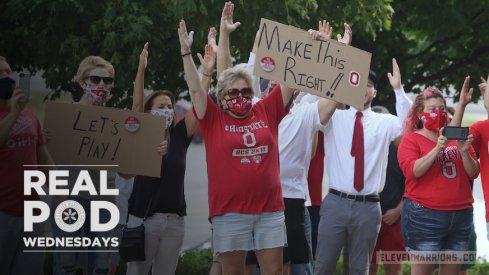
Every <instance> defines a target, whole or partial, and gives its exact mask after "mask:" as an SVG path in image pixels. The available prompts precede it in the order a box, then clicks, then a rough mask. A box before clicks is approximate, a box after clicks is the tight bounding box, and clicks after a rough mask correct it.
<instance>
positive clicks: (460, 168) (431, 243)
mask: <svg viewBox="0 0 489 275" xmlns="http://www.w3.org/2000/svg"><path fill="white" fill-rule="evenodd" d="M447 124H448V117H447V112H446V102H445V99H444V98H443V95H442V93H441V92H440V90H438V89H437V88H435V87H429V88H427V89H426V90H424V91H423V92H422V93H421V94H419V95H418V96H417V97H416V99H415V101H414V103H413V105H412V107H411V110H410V112H409V114H408V117H407V119H406V124H405V126H404V133H405V134H404V137H403V139H402V142H401V144H400V145H399V151H398V159H399V165H400V167H401V169H402V170H403V172H404V175H405V176H406V192H405V194H404V198H405V199H404V203H403V208H402V217H401V219H402V235H403V240H404V244H405V246H406V250H407V251H408V252H409V254H410V255H411V258H410V260H411V274H432V273H433V268H434V264H440V274H457V272H458V267H459V265H457V264H450V261H459V260H462V259H463V258H462V256H463V255H462V254H458V253H457V252H463V251H467V250H468V242H469V235H470V230H471V226H472V202H473V198H472V189H471V186H470V182H469V181H470V179H474V178H476V177H477V176H478V174H479V163H478V161H477V158H476V157H475V153H474V150H473V149H472V147H471V142H472V140H473V137H472V136H471V135H470V136H469V137H468V139H467V140H464V141H461V140H456V141H455V140H447V138H446V137H445V136H443V135H442V129H443V127H444V126H446V125H447ZM454 255H456V256H454Z"/></svg>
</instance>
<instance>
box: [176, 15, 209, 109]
mask: <svg viewBox="0 0 489 275" xmlns="http://www.w3.org/2000/svg"><path fill="white" fill-rule="evenodd" d="M178 37H179V40H180V53H181V55H182V59H183V69H184V72H185V80H186V81H187V85H188V89H189V91H190V97H191V99H192V103H193V105H194V109H195V112H196V114H197V118H198V119H202V118H203V117H204V115H205V111H206V109H207V93H206V92H205V91H204V89H203V88H202V86H201V85H200V81H199V75H198V73H197V68H196V67H195V63H194V59H193V58H192V52H191V46H192V42H193V38H194V32H193V31H191V32H190V33H187V26H186V25H185V21H184V20H181V21H180V26H179V28H178Z"/></svg>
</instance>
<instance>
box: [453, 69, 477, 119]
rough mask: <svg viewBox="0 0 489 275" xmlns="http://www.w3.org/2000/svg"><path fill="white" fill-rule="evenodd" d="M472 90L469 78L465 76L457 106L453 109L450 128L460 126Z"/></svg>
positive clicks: (470, 98)
mask: <svg viewBox="0 0 489 275" xmlns="http://www.w3.org/2000/svg"><path fill="white" fill-rule="evenodd" d="M473 91H474V89H472V88H470V76H466V77H465V79H464V84H463V85H462V90H460V97H459V100H458V104H457V106H456V107H455V113H454V114H453V118H452V121H451V122H450V126H460V125H461V124H462V119H463V117H464V113H465V107H467V105H468V104H469V103H470V102H471V101H472V93H473Z"/></svg>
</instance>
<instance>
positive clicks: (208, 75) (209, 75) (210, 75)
mask: <svg viewBox="0 0 489 275" xmlns="http://www.w3.org/2000/svg"><path fill="white" fill-rule="evenodd" d="M202 74H203V75H204V76H207V77H212V74H206V73H202Z"/></svg>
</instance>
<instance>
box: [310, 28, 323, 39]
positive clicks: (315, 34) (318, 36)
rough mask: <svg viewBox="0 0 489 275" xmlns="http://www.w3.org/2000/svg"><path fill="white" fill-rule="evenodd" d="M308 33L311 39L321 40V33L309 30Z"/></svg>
mask: <svg viewBox="0 0 489 275" xmlns="http://www.w3.org/2000/svg"><path fill="white" fill-rule="evenodd" d="M307 32H308V33H309V38H311V39H313V40H318V39H321V34H320V33H319V31H316V30H313V29H309V30H308V31H307Z"/></svg>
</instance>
